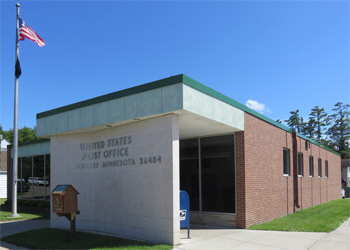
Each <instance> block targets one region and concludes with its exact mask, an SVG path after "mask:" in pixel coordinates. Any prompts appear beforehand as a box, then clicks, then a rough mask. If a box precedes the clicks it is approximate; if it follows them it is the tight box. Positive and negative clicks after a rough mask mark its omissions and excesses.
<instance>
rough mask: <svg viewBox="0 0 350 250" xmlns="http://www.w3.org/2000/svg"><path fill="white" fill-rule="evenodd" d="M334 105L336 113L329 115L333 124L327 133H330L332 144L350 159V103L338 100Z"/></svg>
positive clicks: (343, 156) (344, 157)
mask: <svg viewBox="0 0 350 250" xmlns="http://www.w3.org/2000/svg"><path fill="white" fill-rule="evenodd" d="M334 106H335V108H334V109H333V111H334V112H335V113H334V114H332V115H330V116H329V121H330V123H331V124H330V125H331V126H330V127H329V129H328V130H327V132H326V134H327V135H329V139H330V145H331V146H332V147H334V148H335V150H336V151H338V152H339V153H340V154H341V157H342V158H343V159H349V158H350V153H349V140H350V111H349V110H348V109H349V107H350V105H349V104H343V103H342V102H338V103H337V104H335V105H334Z"/></svg>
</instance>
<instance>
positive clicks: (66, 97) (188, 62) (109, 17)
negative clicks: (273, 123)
mask: <svg viewBox="0 0 350 250" xmlns="http://www.w3.org/2000/svg"><path fill="white" fill-rule="evenodd" d="M16 2H17V1H15V0H0V9H1V10H0V16H1V17H0V20H1V23H0V32H1V33H0V34H1V37H0V40H1V48H0V57H1V61H0V65H1V66H0V74H1V75H0V80H1V117H0V119H1V126H2V127H3V129H4V130H7V129H10V128H13V103H14V65H15V29H16V7H15V4H16ZM20 5H21V8H20V16H21V17H22V18H23V20H24V21H25V22H26V23H27V24H28V25H29V26H30V27H31V28H32V29H33V30H34V31H36V32H37V33H38V34H39V35H40V36H41V37H42V38H43V39H44V40H45V42H46V45H45V47H44V48H40V47H39V46H38V45H37V44H36V43H34V42H32V41H29V40H25V41H21V42H20V62H21V67H22V75H21V77H20V78H19V118H18V125H19V127H20V128H21V127H23V126H28V127H34V126H35V125H36V114H37V113H41V112H44V111H47V110H51V109H54V108H57V107H61V106H65V105H69V104H72V103H76V102H79V101H83V100H86V99H90V98H93V97H96V96H100V95H104V94H108V93H111V92H115V91H119V90H122V89H125V88H130V87H133V86H137V85H140V84H144V83H147V82H151V81H155V80H159V79H162V78H166V77H169V76H172V75H177V74H182V73H183V74H186V75H188V76H189V77H191V78H193V79H195V80H197V81H199V82H200V83H202V84H204V85H206V86H208V87H211V88H213V89H215V90H217V91H219V92H221V93H223V94H225V95H227V96H229V97H231V98H233V99H234V100H236V101H238V102H240V103H242V104H246V105H248V106H250V107H252V108H254V109H256V110H258V111H259V112H261V113H263V114H264V115H266V116H267V117H270V118H272V119H274V120H276V119H280V120H285V119H288V118H289V116H290V113H289V112H290V111H294V110H297V109H299V110H300V114H301V115H302V116H303V117H304V118H306V119H307V118H308V116H309V113H310V112H311V109H312V108H313V107H314V106H316V105H318V106H320V107H324V108H325V110H326V112H328V113H331V112H332V111H331V110H332V108H333V107H334V104H336V103H337V102H339V101H341V102H343V103H349V96H350V86H349V80H350V77H349V56H350V53H349V13H350V9H349V1H219V2H218V1H25V0H23V1H20ZM259 108H260V109H259Z"/></svg>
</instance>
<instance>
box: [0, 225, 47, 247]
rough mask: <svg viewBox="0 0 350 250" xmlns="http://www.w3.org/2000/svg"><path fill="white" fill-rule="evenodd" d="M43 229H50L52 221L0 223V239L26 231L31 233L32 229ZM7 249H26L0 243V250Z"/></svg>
mask: <svg viewBox="0 0 350 250" xmlns="http://www.w3.org/2000/svg"><path fill="white" fill-rule="evenodd" d="M43 227H50V220H22V221H10V222H8V221H6V222H0V239H1V238H2V237H5V236H8V235H11V234H16V233H20V232H24V231H29V230H32V229H38V228H43ZM6 249H11V250H12V249H26V248H20V247H17V246H14V245H10V244H7V243H5V242H2V241H0V250H6Z"/></svg>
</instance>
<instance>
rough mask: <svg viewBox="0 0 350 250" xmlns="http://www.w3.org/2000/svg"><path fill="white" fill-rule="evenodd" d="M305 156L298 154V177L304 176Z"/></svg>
mask: <svg viewBox="0 0 350 250" xmlns="http://www.w3.org/2000/svg"><path fill="white" fill-rule="evenodd" d="M303 161H304V156H303V154H302V153H298V175H299V176H300V177H302V176H304V162H303Z"/></svg>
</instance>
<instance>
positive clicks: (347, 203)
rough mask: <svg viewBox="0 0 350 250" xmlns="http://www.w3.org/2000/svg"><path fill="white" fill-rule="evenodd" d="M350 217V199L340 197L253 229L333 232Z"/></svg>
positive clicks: (252, 227) (255, 226)
mask: <svg viewBox="0 0 350 250" xmlns="http://www.w3.org/2000/svg"><path fill="white" fill-rule="evenodd" d="M349 217H350V200H349V199H339V200H334V201H330V202H327V203H325V204H321V205H318V206H315V207H311V208H308V209H304V210H299V211H298V212H296V213H295V214H289V215H286V216H284V217H282V218H279V219H276V220H273V221H270V222H267V223H263V224H260V225H254V226H251V227H249V228H248V229H251V230H273V231H294V232H327V233H328V232H331V231H333V230H335V229H336V228H338V227H339V226H340V225H341V224H342V223H343V222H344V221H346V220H347V219H348V218H349Z"/></svg>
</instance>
